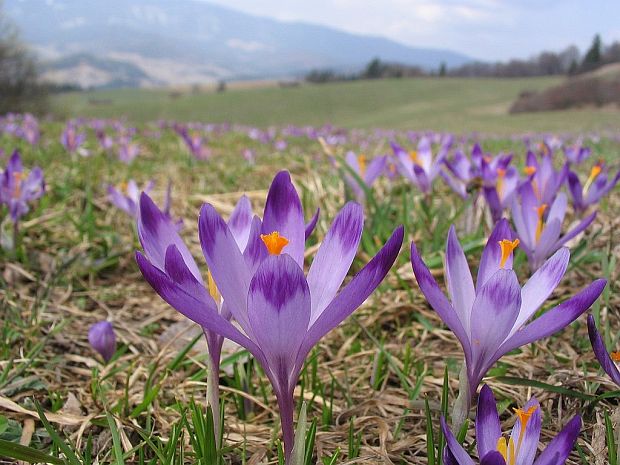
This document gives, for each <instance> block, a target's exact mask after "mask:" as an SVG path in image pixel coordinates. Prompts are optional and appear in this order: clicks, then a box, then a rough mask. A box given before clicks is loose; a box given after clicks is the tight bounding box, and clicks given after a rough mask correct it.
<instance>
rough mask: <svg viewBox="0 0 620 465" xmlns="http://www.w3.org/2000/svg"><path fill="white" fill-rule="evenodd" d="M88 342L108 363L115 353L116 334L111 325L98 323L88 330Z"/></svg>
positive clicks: (103, 322)
mask: <svg viewBox="0 0 620 465" xmlns="http://www.w3.org/2000/svg"><path fill="white" fill-rule="evenodd" d="M88 342H89V343H90V345H91V346H92V347H93V349H95V350H96V351H97V352H99V354H100V355H101V356H102V357H103V359H104V360H105V361H106V362H109V361H110V359H111V358H112V356H113V355H114V353H115V352H116V334H115V333H114V328H113V327H112V323H110V322H109V321H100V322H98V323H95V324H94V325H92V326H91V327H90V329H89V330H88Z"/></svg>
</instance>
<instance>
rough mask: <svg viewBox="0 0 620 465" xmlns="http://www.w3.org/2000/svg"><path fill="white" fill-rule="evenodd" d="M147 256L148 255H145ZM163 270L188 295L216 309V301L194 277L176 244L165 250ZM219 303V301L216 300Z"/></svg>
mask: <svg viewBox="0 0 620 465" xmlns="http://www.w3.org/2000/svg"><path fill="white" fill-rule="evenodd" d="M147 258H148V257H147ZM165 260H166V263H165V265H164V269H163V270H162V271H164V272H165V273H166V274H167V275H168V277H169V278H170V279H171V280H172V281H174V283H175V284H177V285H179V286H180V287H181V288H182V289H183V290H184V291H185V292H187V293H188V294H189V295H191V296H194V297H195V298H196V299H198V300H200V301H202V302H204V303H205V304H206V305H209V306H210V307H212V308H213V309H215V311H216V312H217V311H218V306H217V303H216V302H215V301H214V300H213V297H211V294H209V292H208V291H207V289H206V288H205V286H204V284H203V283H202V282H200V281H198V280H197V279H196V277H195V276H194V275H193V274H192V272H191V270H190V269H189V268H188V266H187V264H186V263H185V260H183V256H182V255H181V253H180V252H179V249H178V248H177V246H176V245H174V244H171V245H170V246H168V249H167V250H166V258H165ZM218 303H219V302H218Z"/></svg>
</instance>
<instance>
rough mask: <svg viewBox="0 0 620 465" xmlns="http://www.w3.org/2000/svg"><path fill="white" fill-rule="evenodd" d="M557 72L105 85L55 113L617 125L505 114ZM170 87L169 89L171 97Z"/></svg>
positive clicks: (449, 124) (563, 127)
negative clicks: (283, 83) (231, 84)
mask: <svg viewBox="0 0 620 465" xmlns="http://www.w3.org/2000/svg"><path fill="white" fill-rule="evenodd" d="M558 82H560V79H559V78H556V77H550V78H525V79H480V78H472V79H465V78H442V79H437V78H420V79H382V80H377V81H357V82H346V83H330V84H323V85H301V86H300V87H293V88H278V87H275V86H267V85H265V86H264V87H263V86H261V87H258V88H246V89H235V88H232V89H231V90H228V91H226V92H223V93H216V92H214V91H213V90H211V91H202V92H198V93H192V92H191V91H189V90H186V91H181V92H171V91H169V90H139V91H136V90H135V89H126V90H110V91H93V92H79V93H69V94H60V95H58V96H56V97H55V98H54V99H53V101H52V104H53V108H54V110H55V112H57V113H59V114H61V115H63V114H64V115H65V116H66V117H72V116H74V115H81V116H90V117H96V118H116V117H118V116H119V115H124V116H126V117H127V118H128V119H129V120H130V121H132V122H134V123H144V122H147V121H155V120H157V119H174V120H177V121H186V122H187V121H208V122H212V123H224V122H230V121H232V122H235V123H239V124H248V125H253V126H259V127H267V126H269V125H286V124H296V125H314V126H317V125H323V124H325V123H326V122H329V123H331V124H334V125H335V126H338V127H345V128H351V129H353V128H364V129H372V128H386V129H403V130H427V129H435V130H441V131H450V132H456V133H470V132H481V133H496V134H502V135H505V136H509V135H511V134H514V133H524V132H531V131H533V132H556V133H564V132H569V133H570V132H587V131H602V130H613V129H615V128H617V127H618V125H620V116H619V113H618V111H616V110H614V109H607V110H600V109H580V110H571V111H558V112H541V113H533V114H520V115H509V114H508V108H509V107H510V105H511V104H512V103H513V102H514V101H515V100H516V98H517V96H518V95H519V93H520V92H522V91H527V90H529V91H540V90H542V89H545V88H547V87H549V86H551V85H554V84H557V83H558ZM171 93H172V94H173V95H174V96H173V97H171Z"/></svg>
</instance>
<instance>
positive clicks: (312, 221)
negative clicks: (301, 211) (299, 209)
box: [305, 208, 321, 240]
mask: <svg viewBox="0 0 620 465" xmlns="http://www.w3.org/2000/svg"><path fill="white" fill-rule="evenodd" d="M320 213H321V209H320V208H317V209H316V212H314V216H312V218H310V221H308V222H307V223H306V231H305V238H306V240H308V238H309V237H310V236H311V235H312V233H313V232H314V228H316V223H317V221H319V214H320Z"/></svg>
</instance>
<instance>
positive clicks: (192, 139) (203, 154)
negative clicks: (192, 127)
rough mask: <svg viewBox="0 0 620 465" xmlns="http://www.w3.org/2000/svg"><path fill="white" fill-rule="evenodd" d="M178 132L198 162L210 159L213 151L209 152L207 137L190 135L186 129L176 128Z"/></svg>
mask: <svg viewBox="0 0 620 465" xmlns="http://www.w3.org/2000/svg"><path fill="white" fill-rule="evenodd" d="M176 131H177V133H178V134H179V135H180V136H181V138H182V139H183V142H185V145H186V146H187V148H188V149H189V151H190V153H191V154H192V155H193V156H194V158H196V159H197V160H206V159H207V158H209V156H210V155H211V150H209V147H207V145H206V143H207V138H206V137H203V136H201V135H200V134H198V133H196V132H193V133H191V134H190V132H189V130H188V129H187V128H186V127H178V128H176Z"/></svg>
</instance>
